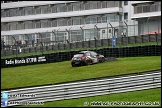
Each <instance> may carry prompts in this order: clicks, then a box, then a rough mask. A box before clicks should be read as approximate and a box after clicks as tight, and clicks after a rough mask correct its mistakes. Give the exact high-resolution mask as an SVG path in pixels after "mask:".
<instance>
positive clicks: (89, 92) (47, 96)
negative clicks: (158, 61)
mask: <svg viewBox="0 0 162 108" xmlns="http://www.w3.org/2000/svg"><path fill="white" fill-rule="evenodd" d="M158 87H161V70H156V71H151V72H142V73H140V74H129V75H122V76H113V77H107V78H101V79H93V80H85V81H77V82H70V83H64V84H56V85H50V86H41V87H31V88H22V89H15V90H7V91H1V93H2V92H7V93H8V94H9V95H17V96H18V94H30V95H33V96H35V97H12V98H10V97H9V99H8V101H9V102H11V101H19V102H23V101H26V102H27V101H43V102H47V101H56V100H64V99H72V98H80V97H88V96H97V95H104V94H112V93H121V92H128V91H135V90H144V89H151V88H158ZM14 105H20V104H18V103H16V104H9V105H8V106H14ZM1 107H3V106H2V104H1Z"/></svg>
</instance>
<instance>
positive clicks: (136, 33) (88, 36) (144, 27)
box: [1, 18, 161, 56]
mask: <svg viewBox="0 0 162 108" xmlns="http://www.w3.org/2000/svg"><path fill="white" fill-rule="evenodd" d="M60 28H61V27H60ZM60 28H58V29H56V30H52V31H50V30H49V31H48V30H47V31H46V32H36V33H33V34H20V35H13V36H5V39H6V41H5V43H4V36H1V56H4V55H12V54H14V53H13V52H15V50H16V52H17V53H18V54H20V53H27V52H31V53H33V54H35V53H37V52H44V51H51V50H73V49H76V48H95V47H101V46H110V47H111V46H112V37H113V36H115V37H116V38H117V40H116V46H117V47H120V46H121V45H125V46H127V45H128V44H134V46H136V43H148V42H156V43H155V44H158V43H161V20H159V19H158V20H156V18H149V19H143V20H142V21H140V22H139V21H138V22H137V21H135V20H134V21H133V20H126V21H119V22H108V23H97V24H93V23H92V24H87V25H84V26H80V25H77V26H76V27H75V28H74V27H73V26H72V27H64V28H61V29H60ZM155 32H156V33H155ZM95 41H96V43H95ZM33 48H34V49H33ZM22 49H25V51H24V50H22ZM30 49H31V50H30ZM5 51H6V52H9V53H6V52H5ZM33 54H32V55H33Z"/></svg>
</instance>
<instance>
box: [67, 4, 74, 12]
mask: <svg viewBox="0 0 162 108" xmlns="http://www.w3.org/2000/svg"><path fill="white" fill-rule="evenodd" d="M67 11H68V12H69V11H73V5H72V4H70V5H68V6H67Z"/></svg>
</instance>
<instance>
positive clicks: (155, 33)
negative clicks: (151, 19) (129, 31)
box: [155, 32, 158, 45]
mask: <svg viewBox="0 0 162 108" xmlns="http://www.w3.org/2000/svg"><path fill="white" fill-rule="evenodd" d="M157 35H158V34H157V33H156V32H155V36H156V43H157V45H158V40H157Z"/></svg>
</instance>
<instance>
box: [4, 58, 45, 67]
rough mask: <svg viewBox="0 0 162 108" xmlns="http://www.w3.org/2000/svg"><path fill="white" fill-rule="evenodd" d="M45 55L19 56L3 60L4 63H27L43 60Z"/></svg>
mask: <svg viewBox="0 0 162 108" xmlns="http://www.w3.org/2000/svg"><path fill="white" fill-rule="evenodd" d="M45 61H46V57H45V56H38V57H27V58H20V59H9V60H5V64H6V65H9V64H28V63H36V62H45Z"/></svg>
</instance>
